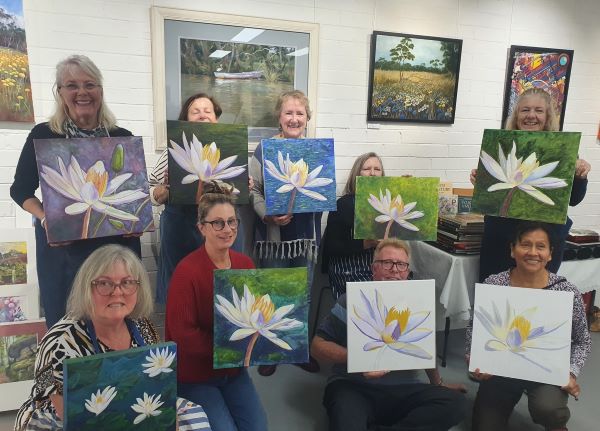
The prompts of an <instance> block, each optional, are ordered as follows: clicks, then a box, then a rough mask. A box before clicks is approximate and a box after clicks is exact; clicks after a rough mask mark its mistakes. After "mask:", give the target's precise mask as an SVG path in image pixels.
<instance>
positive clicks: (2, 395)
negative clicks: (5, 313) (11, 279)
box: [0, 320, 46, 411]
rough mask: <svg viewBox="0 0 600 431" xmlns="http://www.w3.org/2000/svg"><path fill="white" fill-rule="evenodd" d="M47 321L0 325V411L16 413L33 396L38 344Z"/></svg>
mask: <svg viewBox="0 0 600 431" xmlns="http://www.w3.org/2000/svg"><path fill="white" fill-rule="evenodd" d="M45 333H46V322H45V321H44V320H36V321H30V320H29V321H18V322H11V323H1V324H0V411H6V410H16V409H18V408H19V407H20V406H21V404H23V400H25V399H27V397H28V396H29V394H30V393H31V385H32V384H33V382H32V380H33V373H34V364H35V355H36V352H37V344H38V342H39V341H40V340H41V339H42V337H43V336H44V334H45Z"/></svg>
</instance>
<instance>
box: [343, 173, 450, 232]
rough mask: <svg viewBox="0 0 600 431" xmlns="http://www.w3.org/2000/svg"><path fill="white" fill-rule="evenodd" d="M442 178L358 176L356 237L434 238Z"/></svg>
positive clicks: (355, 204)
mask: <svg viewBox="0 0 600 431" xmlns="http://www.w3.org/2000/svg"><path fill="white" fill-rule="evenodd" d="M438 183H439V178H417V177H357V178H356V199H355V203H354V208H355V215H354V238H356V239H385V238H392V237H394V238H400V239H406V240H420V241H435V239H436V238H437V219H438Z"/></svg>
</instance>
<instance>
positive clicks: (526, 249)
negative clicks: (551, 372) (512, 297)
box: [466, 222, 592, 431]
mask: <svg viewBox="0 0 600 431" xmlns="http://www.w3.org/2000/svg"><path fill="white" fill-rule="evenodd" d="M552 232H553V229H552V227H550V226H549V225H548V224H544V223H532V222H527V223H522V224H520V225H518V226H517V228H516V233H515V235H514V237H513V240H512V242H511V245H510V255H511V257H512V258H513V259H514V260H515V262H516V266H515V267H513V268H509V269H508V270H506V271H504V272H501V273H499V274H495V275H490V276H489V277H487V278H486V279H485V281H484V282H485V283H486V284H495V285H499V286H504V287H506V286H511V287H513V288H530V289H546V290H556V291H563V292H573V295H574V296H573V321H572V326H571V360H570V376H569V383H568V384H567V385H566V386H563V387H558V386H553V385H549V384H545V383H537V382H531V381H526V380H519V379H511V378H507V377H499V376H491V375H489V374H482V373H480V372H479V369H477V370H475V373H474V377H475V378H476V379H478V380H479V381H480V383H479V391H478V392H477V397H476V398H475V405H474V407H473V430H474V431H478V430H480V431H501V430H506V429H508V419H509V417H510V415H511V413H512V410H513V409H514V406H515V405H516V404H517V402H518V401H519V399H520V398H521V396H522V394H523V392H525V393H526V394H527V398H528V404H529V412H530V414H531V417H532V419H533V421H534V422H535V423H537V424H540V425H542V426H544V427H545V429H546V430H557V431H558V430H566V429H567V428H566V425H567V421H568V420H569V417H570V412H569V408H568V407H567V401H568V396H569V395H572V396H573V397H575V399H577V397H578V396H579V393H580V388H579V384H578V383H577V376H579V373H580V372H581V368H582V367H583V364H584V363H585V360H586V358H587V356H588V355H589V353H590V351H591V344H592V342H591V339H590V334H589V332H588V328H587V321H586V317H585V310H584V304H583V300H582V297H581V293H580V292H579V290H578V289H577V287H575V286H574V285H573V284H572V283H569V282H568V281H567V280H566V279H565V278H564V277H560V276H558V275H556V274H554V273H552V272H551V271H549V270H548V269H547V265H548V263H549V262H550V260H551V259H552V242H551V241H552V235H553V233H552ZM499 288H502V287H499ZM472 329H473V328H472V321H471V323H470V324H469V326H468V327H467V334H466V335H467V337H466V338H467V339H466V354H467V356H466V359H467V362H468V361H469V359H470V357H469V355H470V351H471V336H472Z"/></svg>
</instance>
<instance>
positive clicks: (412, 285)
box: [346, 280, 437, 373]
mask: <svg viewBox="0 0 600 431" xmlns="http://www.w3.org/2000/svg"><path fill="white" fill-rule="evenodd" d="M384 283H399V284H401V285H402V287H401V288H402V289H420V290H421V292H422V293H423V294H422V295H420V296H422V297H424V296H430V299H429V301H431V314H430V315H429V317H428V319H427V320H428V321H429V322H431V323H432V325H433V326H432V330H433V333H432V335H431V336H432V337H433V348H432V350H433V351H432V352H431V356H432V357H431V359H429V360H425V359H423V360H422V361H423V366H422V367H419V368H406V367H397V368H394V369H393V370H392V369H389V370H385V371H401V370H420V369H431V368H435V367H436V357H437V356H436V355H437V353H436V349H437V347H436V339H435V337H436V328H435V322H436V320H435V309H436V294H435V280H395V281H366V282H348V283H346V292H348V291H350V290H354V289H359V288H361V287H367V288H368V289H374V288H375V287H376V286H381V285H382V284H384ZM425 289H426V291H425ZM350 307H351V304H350V303H349V302H347V303H346V331H347V332H346V334H347V340H348V341H347V351H348V358H347V370H348V372H349V373H358V372H368V371H380V370H378V369H374V368H363V367H361V366H360V365H359V364H357V360H356V358H355V357H354V355H353V354H351V349H352V348H351V346H350V344H351V340H350V325H351V324H352V321H351V319H350V313H351V311H350ZM352 344H353V342H352ZM399 355H401V354H400V353H399ZM399 363H401V361H399Z"/></svg>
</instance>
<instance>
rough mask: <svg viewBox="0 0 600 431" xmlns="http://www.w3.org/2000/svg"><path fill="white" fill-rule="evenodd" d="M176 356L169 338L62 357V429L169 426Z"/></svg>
mask: <svg viewBox="0 0 600 431" xmlns="http://www.w3.org/2000/svg"><path fill="white" fill-rule="evenodd" d="M176 358H177V347H176V345H175V343H172V342H170V343H161V344H155V345H148V346H143V347H138V348H134V349H129V350H120V351H115V352H108V353H102V354H98V355H93V356H86V357H83V358H74V359H67V360H65V362H64V404H65V423H64V429H65V431H75V430H77V431H86V430H90V431H91V430H104V429H106V430H108V429H110V430H114V431H120V430H123V431H124V430H130V429H135V430H148V431H151V430H161V431H163V430H164V431H167V430H168V431H171V430H175V412H176V405H175V403H176V398H177V359H176Z"/></svg>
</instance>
